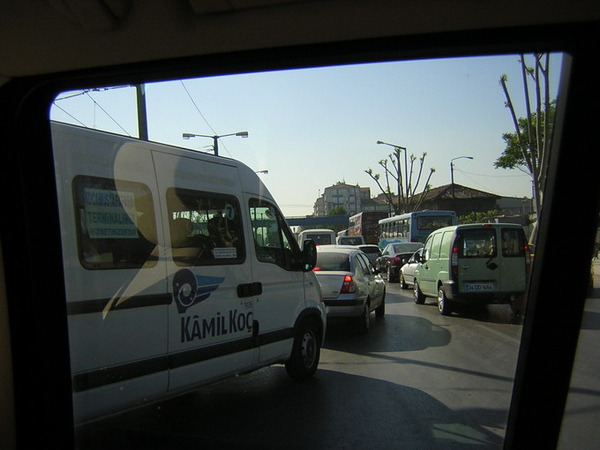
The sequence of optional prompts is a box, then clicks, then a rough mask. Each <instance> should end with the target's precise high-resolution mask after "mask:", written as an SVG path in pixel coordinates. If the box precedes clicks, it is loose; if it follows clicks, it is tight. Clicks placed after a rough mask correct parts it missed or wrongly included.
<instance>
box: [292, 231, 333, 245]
mask: <svg viewBox="0 0 600 450" xmlns="http://www.w3.org/2000/svg"><path fill="white" fill-rule="evenodd" d="M335 238H336V235H335V231H333V230H329V229H327V228H313V229H310V230H302V231H301V232H300V233H298V244H299V245H300V248H301V249H303V248H304V243H305V242H306V241H307V240H310V241H313V242H314V243H315V244H316V245H330V244H335Z"/></svg>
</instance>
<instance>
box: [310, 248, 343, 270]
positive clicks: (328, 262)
mask: <svg viewBox="0 0 600 450" xmlns="http://www.w3.org/2000/svg"><path fill="white" fill-rule="evenodd" d="M315 270H326V271H344V272H349V271H350V258H349V257H348V255H347V254H345V253H321V252H319V253H317V266H316V267H315Z"/></svg>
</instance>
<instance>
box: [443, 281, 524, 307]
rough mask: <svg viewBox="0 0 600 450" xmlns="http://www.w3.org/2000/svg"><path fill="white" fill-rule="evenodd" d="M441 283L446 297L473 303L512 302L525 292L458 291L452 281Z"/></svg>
mask: <svg viewBox="0 0 600 450" xmlns="http://www.w3.org/2000/svg"><path fill="white" fill-rule="evenodd" d="M442 284H443V288H444V292H445V294H446V298H448V299H449V300H452V301H453V302H457V303H469V304H473V305H487V304H493V303H498V304H503V303H512V302H513V301H514V300H515V299H517V298H519V297H521V296H523V295H524V294H525V291H509V292H486V293H483V292H477V293H466V292H458V285H457V284H456V283H455V282H454V281H451V280H450V281H444V282H443V283H442Z"/></svg>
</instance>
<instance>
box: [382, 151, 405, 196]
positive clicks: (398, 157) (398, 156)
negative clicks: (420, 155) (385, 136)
mask: <svg viewBox="0 0 600 450" xmlns="http://www.w3.org/2000/svg"><path fill="white" fill-rule="evenodd" d="M377 143H378V144H379V145H387V146H389V147H393V148H394V149H396V151H399V150H404V184H405V186H406V188H405V189H406V191H405V192H406V199H407V203H408V194H409V193H408V156H407V153H408V150H407V149H406V147H402V146H401V145H396V144H389V143H387V142H383V141H377ZM396 158H397V159H398V169H400V155H398V154H397V155H396ZM398 191H400V189H398ZM398 198H400V192H398ZM398 203H400V202H398Z"/></svg>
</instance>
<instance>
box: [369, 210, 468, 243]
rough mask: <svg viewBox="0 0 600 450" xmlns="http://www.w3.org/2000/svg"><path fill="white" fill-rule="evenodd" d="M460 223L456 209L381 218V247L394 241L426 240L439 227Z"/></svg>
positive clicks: (379, 228) (378, 226) (379, 230)
mask: <svg viewBox="0 0 600 450" xmlns="http://www.w3.org/2000/svg"><path fill="white" fill-rule="evenodd" d="M450 225H458V217H457V215H456V213H455V212H454V211H442V210H425V211H415V212H410V213H406V214H400V215H397V216H393V217H387V218H384V219H380V220H379V222H378V224H377V231H378V235H379V242H378V243H377V245H379V248H380V249H383V248H384V247H385V246H386V245H387V244H389V243H392V242H425V239H427V236H429V235H430V234H431V232H432V231H434V230H437V229H438V228H442V227H447V226H450Z"/></svg>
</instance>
